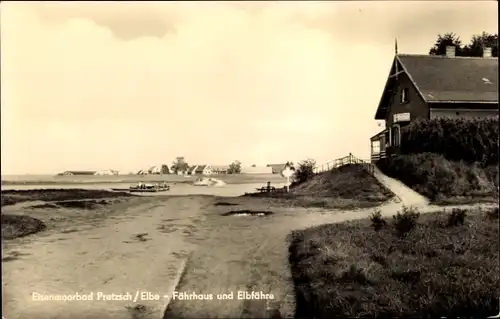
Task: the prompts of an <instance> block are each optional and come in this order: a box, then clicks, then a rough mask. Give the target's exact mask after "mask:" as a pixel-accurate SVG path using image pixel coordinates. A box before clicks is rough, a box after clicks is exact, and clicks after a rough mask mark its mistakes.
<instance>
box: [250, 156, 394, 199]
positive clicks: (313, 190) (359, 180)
mask: <svg viewBox="0 0 500 319" xmlns="http://www.w3.org/2000/svg"><path fill="white" fill-rule="evenodd" d="M250 196H256V197H271V198H274V199H275V200H278V201H282V203H283V204H284V205H293V206H303V207H324V208H350V207H372V206H376V205H379V204H380V203H383V202H385V201H387V200H388V199H390V198H392V197H393V196H394V194H393V193H392V192H391V191H390V190H388V189H387V188H386V187H385V186H383V185H382V184H380V183H379V182H378V180H377V179H376V178H375V177H373V176H372V175H370V174H369V173H368V172H366V171H365V170H364V169H363V168H362V166H361V165H354V164H353V165H346V166H342V167H340V168H337V169H333V170H331V171H328V172H323V173H320V174H315V175H313V176H311V177H310V178H309V179H307V180H306V181H304V182H302V183H299V184H294V185H292V187H291V188H290V193H288V194H279V193H278V194H273V193H270V194H267V193H263V194H251V195H250Z"/></svg>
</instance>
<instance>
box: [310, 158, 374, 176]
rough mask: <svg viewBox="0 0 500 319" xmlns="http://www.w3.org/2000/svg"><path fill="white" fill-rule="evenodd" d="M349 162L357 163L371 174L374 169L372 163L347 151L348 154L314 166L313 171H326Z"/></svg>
mask: <svg viewBox="0 0 500 319" xmlns="http://www.w3.org/2000/svg"><path fill="white" fill-rule="evenodd" d="M350 164H358V165H361V167H362V168H363V169H364V170H366V171H367V172H368V173H370V174H371V175H373V172H374V170H375V167H374V166H373V164H372V163H370V162H368V161H365V160H362V159H359V158H357V157H356V156H354V155H352V154H351V153H349V155H347V156H344V157H341V158H337V159H334V160H331V161H328V162H326V163H324V164H322V165H318V166H316V167H315V168H314V173H316V174H318V173H322V172H327V171H331V170H332V169H335V168H339V167H342V166H345V165H350Z"/></svg>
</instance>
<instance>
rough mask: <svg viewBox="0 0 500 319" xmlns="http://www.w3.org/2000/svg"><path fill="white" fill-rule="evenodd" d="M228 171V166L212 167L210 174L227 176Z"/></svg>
mask: <svg viewBox="0 0 500 319" xmlns="http://www.w3.org/2000/svg"><path fill="white" fill-rule="evenodd" d="M228 170H229V165H214V166H212V174H215V175H218V174H227V171H228Z"/></svg>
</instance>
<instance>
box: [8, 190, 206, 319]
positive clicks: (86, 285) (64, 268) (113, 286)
mask: <svg viewBox="0 0 500 319" xmlns="http://www.w3.org/2000/svg"><path fill="white" fill-rule="evenodd" d="M205 199H206V198H203V197H198V198H196V199H194V198H190V197H185V198H182V197H178V198H171V199H168V200H167V202H162V200H150V201H149V202H145V203H142V204H140V205H137V206H132V207H129V208H128V209H125V211H123V212H121V213H120V215H118V216H114V217H109V218H107V219H106V220H102V221H100V222H96V223H95V222H94V223H93V224H94V225H92V222H90V221H89V220H87V221H86V222H83V221H82V222H80V223H75V225H72V227H73V229H70V231H69V230H67V231H66V232H65V233H61V232H59V231H55V230H54V231H52V232H51V231H49V232H48V233H40V234H37V235H34V236H30V238H29V239H23V240H21V239H19V240H15V241H18V242H17V243H15V242H10V243H9V242H7V243H6V245H5V247H4V251H3V253H4V254H3V255H4V256H3V257H4V259H3V260H4V261H3V263H2V265H3V273H2V275H3V282H4V289H3V297H4V298H3V300H4V301H3V307H4V308H3V314H4V316H5V317H6V318H9V319H13V318H38V317H40V318H42V317H43V318H103V319H104V318H137V316H135V315H136V314H137V313H138V312H141V311H131V310H128V309H127V307H128V306H132V307H133V306H136V305H137V304H141V305H143V306H145V307H142V308H139V310H141V309H142V310H143V312H144V316H142V317H141V318H159V317H161V315H162V313H163V311H164V308H165V301H166V299H165V298H164V295H165V294H168V293H169V291H170V290H171V289H172V288H173V285H175V283H174V282H173V281H175V277H176V275H177V273H178V270H179V267H182V266H183V262H184V261H185V259H186V257H187V256H188V254H189V253H190V251H191V250H192V249H193V247H194V245H193V244H192V243H189V242H188V241H187V240H186V238H187V237H190V235H191V233H193V232H194V229H195V228H196V226H197V225H198V224H199V223H200V222H202V219H203V216H201V214H200V212H202V211H203V209H202V208H203V205H204V200H205ZM167 203H168V204H167ZM120 209H123V206H122V207H120ZM141 234H146V235H141ZM138 235H139V236H138ZM5 256H11V259H9V260H10V261H8V262H6V261H5V260H6V259H5ZM12 257H15V258H12ZM137 291H141V292H152V293H156V294H158V296H160V297H161V298H160V300H156V301H147V300H138V301H137V303H136V304H134V302H133V301H126V300H125V301H119V300H117V301H103V300H97V294H98V293H99V292H101V293H104V294H112V293H114V294H126V293H129V294H130V295H131V298H132V299H133V298H134V297H135V294H136V292H137ZM34 292H38V293H40V294H46V295H63V294H75V293H80V294H90V293H91V292H93V294H94V295H93V297H94V300H93V301H34V300H33V297H32V293H34ZM139 299H140V298H139ZM134 316H135V317H134Z"/></svg>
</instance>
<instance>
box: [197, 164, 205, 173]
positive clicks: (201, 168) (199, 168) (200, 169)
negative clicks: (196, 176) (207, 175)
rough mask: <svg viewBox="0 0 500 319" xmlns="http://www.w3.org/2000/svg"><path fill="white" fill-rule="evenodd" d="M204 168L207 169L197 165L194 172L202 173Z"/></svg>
mask: <svg viewBox="0 0 500 319" xmlns="http://www.w3.org/2000/svg"><path fill="white" fill-rule="evenodd" d="M205 167H207V165H198V167H196V170H195V172H197V173H198V172H203V170H204V169H205Z"/></svg>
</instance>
